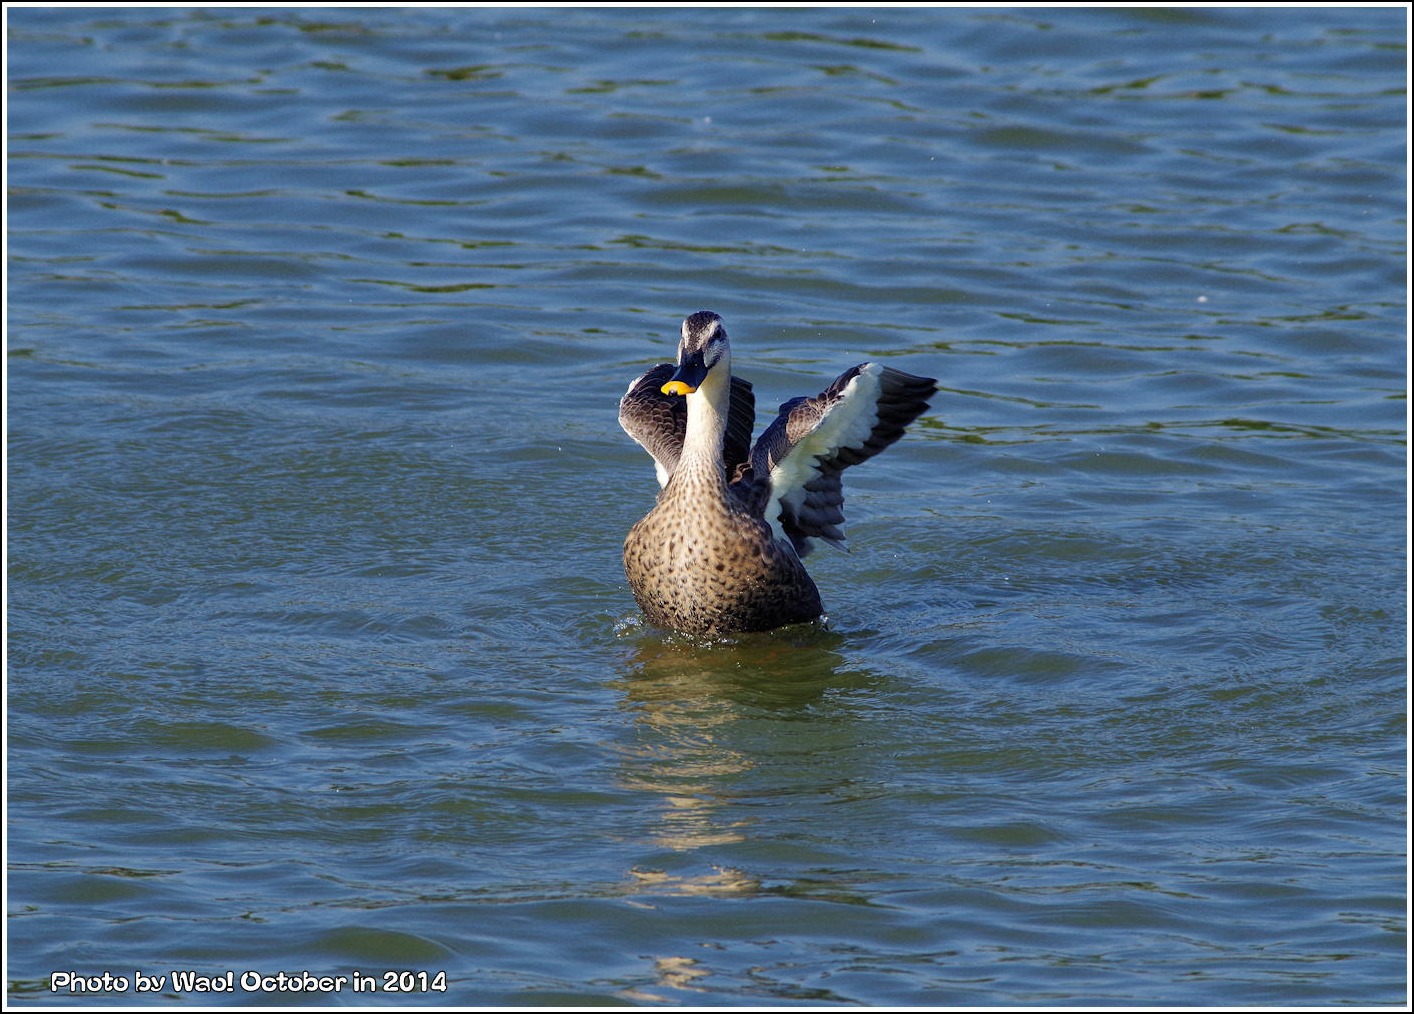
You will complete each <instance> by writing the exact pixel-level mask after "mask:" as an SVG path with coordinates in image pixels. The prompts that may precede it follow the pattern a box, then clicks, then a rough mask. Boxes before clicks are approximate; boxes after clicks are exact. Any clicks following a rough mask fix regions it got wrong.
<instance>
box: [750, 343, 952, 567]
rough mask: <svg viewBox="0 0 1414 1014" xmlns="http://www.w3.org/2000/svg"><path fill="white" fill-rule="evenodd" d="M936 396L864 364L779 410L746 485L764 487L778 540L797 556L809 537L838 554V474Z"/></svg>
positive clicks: (919, 382) (922, 381)
mask: <svg viewBox="0 0 1414 1014" xmlns="http://www.w3.org/2000/svg"><path fill="white" fill-rule="evenodd" d="M937 389H938V385H937V382H936V381H934V380H933V379H931V378H929V377H915V376H914V375H913V374H911V373H904V372H902V371H901V370H895V369H892V368H890V367H887V366H880V365H879V364H878V363H862V364H860V365H859V366H854V367H851V368H850V369H848V370H846V371H845V372H844V373H842V374H840V375H839V377H838V378H837V379H836V380H835V382H834V383H833V384H831V385H830V386H829V387H827V388H826V389H825V390H824V391H822V392H821V393H820V394H818V395H816V396H815V397H814V398H792V399H791V400H790V401H788V402H786V403H785V404H784V405H782V406H781V408H780V414H779V415H777V416H776V419H775V421H774V422H772V423H771V425H770V426H768V427H767V428H766V431H765V432H764V433H762V434H761V439H759V440H758V441H756V446H755V448H753V449H752V452H751V479H750V481H751V482H752V483H754V484H755V485H756V486H757V488H758V490H759V488H760V486H761V484H762V483H763V480H764V481H765V483H766V485H767V489H766V491H765V518H766V521H767V522H768V523H769V524H770V525H771V527H772V528H773V529H774V530H775V531H776V533H777V535H778V536H782V535H783V536H785V537H786V538H788V539H790V541H791V544H792V545H793V546H795V551H796V553H797V554H799V555H800V556H804V555H805V554H806V553H808V552H809V551H810V548H811V544H810V543H809V542H808V541H806V540H807V539H811V538H818V539H823V540H825V541H826V542H828V543H830V544H831V545H833V546H836V547H838V548H840V549H843V548H844V531H843V530H842V529H841V527H840V526H841V525H843V524H844V488H843V486H842V485H841V483H840V473H841V472H842V471H844V470H845V469H846V468H848V467H849V466H850V465H857V464H859V462H861V461H864V460H866V459H868V458H872V457H873V456H874V455H876V454H878V453H879V452H880V451H882V450H883V449H884V448H886V447H888V446H889V445H890V444H892V443H893V442H894V441H896V440H897V439H898V438H899V437H901V436H903V431H904V427H906V426H907V425H908V424H909V423H911V422H913V420H915V419H917V418H918V417H919V416H920V415H922V414H923V412H924V411H925V410H926V409H927V408H928V399H929V398H930V397H932V395H933V393H934V392H935V391H937ZM758 495H759V494H758Z"/></svg>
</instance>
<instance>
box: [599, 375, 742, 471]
mask: <svg viewBox="0 0 1414 1014" xmlns="http://www.w3.org/2000/svg"><path fill="white" fill-rule="evenodd" d="M676 369H677V367H676V366H674V365H673V364H672V363H659V364H658V365H657V366H655V367H653V368H652V369H651V370H649V371H648V372H647V373H645V374H643V376H641V377H636V378H635V379H634V381H633V383H631V384H629V385H628V390H627V391H625V392H624V396H623V398H622V399H620V401H619V425H620V426H622V427H623V428H624V432H625V433H627V434H628V435H629V436H631V437H633V439H634V440H636V441H637V442H638V443H639V444H640V445H641V446H642V447H643V449H644V450H645V451H647V452H648V453H649V455H650V456H651V457H652V458H653V467H654V469H655V470H656V471H657V473H658V485H659V486H666V485H667V484H668V480H669V479H670V478H672V475H673V469H675V468H677V467H678V457H679V455H681V454H682V441H683V437H684V435H685V434H686V433H687V398H685V397H684V396H682V395H680V394H664V393H663V391H662V388H663V385H664V384H666V383H667V382H668V381H669V379H671V378H672V375H673V371H674V370H676ZM731 399H732V400H731V406H730V408H729V409H728V410H727V432H726V435H725V437H724V438H723V440H722V466H723V468H724V469H725V471H726V475H727V477H728V478H730V477H731V475H732V474H733V472H735V471H736V469H737V466H738V465H740V464H742V463H744V462H745V461H746V459H747V454H748V452H749V450H750V448H751V430H752V427H754V426H755V425H756V396H755V395H754V394H753V393H752V391H751V384H750V382H749V381H745V380H742V379H741V378H740V377H733V378H732V395H731Z"/></svg>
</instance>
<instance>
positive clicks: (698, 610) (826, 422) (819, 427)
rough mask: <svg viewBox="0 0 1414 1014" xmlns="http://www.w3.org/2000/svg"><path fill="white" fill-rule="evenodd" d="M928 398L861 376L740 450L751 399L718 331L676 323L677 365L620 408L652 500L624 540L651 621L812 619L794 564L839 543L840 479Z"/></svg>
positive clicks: (808, 591) (925, 392)
mask: <svg viewBox="0 0 1414 1014" xmlns="http://www.w3.org/2000/svg"><path fill="white" fill-rule="evenodd" d="M936 390H937V384H936V382H935V381H933V380H931V379H929V378H926V377H915V376H913V375H912V374H908V373H903V372H901V371H899V370H894V369H891V368H889V367H886V366H879V365H878V364H876V363H862V364H861V365H859V366H855V367H852V368H851V369H849V370H846V371H845V372H844V373H842V374H841V375H840V376H839V377H838V378H837V379H836V380H835V382H834V383H833V384H831V385H830V386H829V387H828V388H826V389H825V390H824V391H823V392H821V393H820V394H819V395H817V396H816V397H814V398H794V399H792V400H790V401H788V402H786V403H785V404H784V405H782V406H781V408H780V413H779V415H778V416H777V417H776V419H775V421H774V422H772V423H771V425H770V426H768V427H767V428H766V431H765V432H764V433H762V434H761V438H760V439H759V440H757V441H756V444H755V446H754V447H750V443H751V429H752V422H753V416H754V414H755V398H754V396H753V394H752V390H751V385H750V384H749V383H747V382H746V381H744V380H740V379H738V378H734V377H732V375H731V350H730V346H729V345H728V342H727V332H726V328H725V327H723V326H722V318H721V317H719V316H717V314H715V313H712V312H711V311H710V310H700V311H698V312H697V313H694V314H693V315H692V316H690V317H688V318H687V320H685V321H683V325H682V341H681V342H680V343H679V345H678V361H677V364H676V365H674V364H672V363H661V364H659V365H657V366H655V367H653V369H651V370H649V371H648V372H647V373H645V374H644V375H643V376H641V377H638V378H637V379H635V380H634V382H633V383H632V384H630V385H629V389H628V391H627V392H626V393H625V394H624V396H623V400H622V401H620V403H619V422H620V424H621V425H622V426H623V428H624V430H625V431H627V433H628V434H629V436H631V437H633V439H634V440H636V441H638V443H640V444H641V445H643V448H644V449H645V450H646V451H648V453H649V454H650V455H651V456H652V457H653V463H654V466H655V467H656V468H657V471H658V481H659V483H660V484H661V485H662V487H663V489H662V492H660V493H659V494H658V503H657V506H655V507H654V508H653V510H651V511H650V512H649V513H648V515H647V516H646V517H644V518H643V520H641V521H639V522H638V524H636V525H634V526H633V529H632V530H631V531H630V532H629V533H628V538H627V539H626V540H625V541H624V571H625V573H626V574H627V575H628V581H629V586H630V587H631V588H632V589H633V595H634V598H635V599H637V600H638V604H639V606H640V607H641V608H642V609H643V612H644V615H646V616H647V617H648V621H649V622H650V623H653V624H655V625H657V626H661V627H669V628H672V629H674V630H681V631H683V632H685V633H730V632H735V631H747V630H770V629H772V628H774V627H780V626H785V625H786V624H790V623H802V622H805V621H808V620H814V619H816V618H818V617H819V616H820V614H821V612H822V608H821V605H820V593H819V591H818V590H817V589H816V587H815V582H814V581H812V580H811V579H810V575H809V574H807V573H806V572H805V566H804V564H802V563H801V562H800V561H801V558H802V557H803V556H805V555H806V554H807V553H808V552H809V550H810V543H809V542H808V540H809V539H811V538H819V539H823V540H825V541H827V542H830V543H832V544H834V545H836V546H841V547H842V546H843V544H844V533H843V531H842V530H841V529H840V526H841V525H842V524H844V512H843V507H844V493H843V489H842V487H841V484H840V472H841V471H843V470H844V469H845V468H847V467H848V466H850V465H854V464H858V463H859V462H861V461H863V460H865V459H866V458H870V457H872V456H873V455H875V454H878V453H879V452H880V451H882V450H883V449H884V448H885V447H887V446H889V445H890V444H892V443H893V442H894V441H895V440H897V439H898V438H899V437H900V436H902V435H903V431H904V427H906V426H907V425H908V424H909V423H910V422H912V421H913V420H914V419H916V418H917V417H918V416H919V415H920V414H922V412H923V411H924V410H925V409H926V408H927V407H928V398H929V397H930V396H931V395H932V394H933V393H934V392H935V391H936ZM748 448H750V452H749V453H748Z"/></svg>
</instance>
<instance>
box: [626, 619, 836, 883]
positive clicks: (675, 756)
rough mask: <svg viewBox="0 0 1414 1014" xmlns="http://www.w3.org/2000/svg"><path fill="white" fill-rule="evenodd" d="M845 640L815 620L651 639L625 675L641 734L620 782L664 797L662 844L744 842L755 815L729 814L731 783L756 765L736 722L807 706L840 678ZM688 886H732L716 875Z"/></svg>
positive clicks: (658, 837) (681, 847)
mask: <svg viewBox="0 0 1414 1014" xmlns="http://www.w3.org/2000/svg"><path fill="white" fill-rule="evenodd" d="M842 642H843V638H841V637H840V636H839V635H835V634H831V633H830V632H829V631H826V630H823V629H821V628H816V627H801V628H798V629H797V630H795V631H792V632H791V633H790V634H779V633H777V634H770V635H754V636H747V637H742V638H738V639H732V640H729V641H722V642H715V643H707V644H703V643H694V642H690V641H686V640H677V639H673V638H669V639H665V640H658V639H647V638H645V639H644V640H643V641H642V642H641V643H640V644H639V646H638V651H637V653H636V656H635V657H634V659H633V660H632V661H631V662H630V664H629V665H628V666H627V675H625V677H624V678H623V679H621V680H619V681H618V687H619V688H620V689H621V690H622V691H623V694H624V700H623V706H624V707H625V708H626V709H628V710H630V711H632V712H633V714H634V724H635V727H636V729H637V732H638V742H637V743H635V744H633V745H631V746H627V747H625V748H624V749H623V763H622V765H621V770H620V775H619V782H620V784H622V785H623V786H624V787H626V788H629V789H633V790H636V791H639V792H643V793H646V794H652V795H655V796H657V797H659V800H660V805H659V821H658V827H657V833H656V834H655V835H654V837H653V842H654V844H656V845H658V846H660V847H662V848H667V849H672V850H674V851H679V852H685V851H689V850H691V849H696V848H702V847H704V846H709V845H723V844H730V843H735V842H740V841H744V840H746V839H747V838H748V837H749V833H750V827H751V824H752V823H753V821H752V820H751V819H750V818H740V817H733V818H725V817H723V815H722V809H723V806H724V804H725V802H726V801H727V800H728V799H729V798H730V795H731V788H732V783H733V782H734V781H735V780H736V779H737V778H739V777H740V776H741V775H743V774H745V773H746V772H748V771H750V770H751V769H752V767H753V766H754V764H755V760H754V758H753V757H752V756H751V754H750V753H749V752H747V751H745V750H743V749H741V747H740V746H732V745H728V741H729V740H733V739H738V738H739V737H729V736H726V735H724V733H726V732H727V731H728V730H729V729H730V728H731V727H732V726H734V725H736V724H737V723H740V722H743V721H747V720H751V719H759V718H762V717H763V716H765V717H769V716H771V715H776V714H779V713H781V712H782V711H785V712H790V711H797V710H800V709H802V708H806V707H808V706H810V705H812V704H814V703H816V702H818V701H819V700H820V699H821V698H822V697H823V695H824V694H825V692H826V691H827V690H828V689H829V688H830V687H831V686H832V685H833V684H834V683H835V682H836V678H837V673H838V672H839V671H840V670H841V669H842V668H843V667H844V665H845V659H844V657H843V656H842V655H841V654H840V653H839V652H837V651H835V650H834V648H835V647H837V646H839V645H840V644H842ZM699 880H700V883H697V884H694V885H688V884H686V883H684V884H683V885H680V886H681V887H682V889H683V890H694V891H695V890H700V891H702V892H704V893H715V892H719V891H723V890H727V891H728V893H731V892H733V891H735V890H737V889H738V887H739V885H737V884H735V883H732V882H729V880H728V881H724V880H721V879H720V878H718V877H716V876H712V877H707V878H699Z"/></svg>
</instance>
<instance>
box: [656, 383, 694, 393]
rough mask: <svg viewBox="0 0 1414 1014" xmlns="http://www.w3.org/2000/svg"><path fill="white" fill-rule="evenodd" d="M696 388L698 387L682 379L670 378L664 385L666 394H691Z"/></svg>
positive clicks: (663, 388) (663, 389)
mask: <svg viewBox="0 0 1414 1014" xmlns="http://www.w3.org/2000/svg"><path fill="white" fill-rule="evenodd" d="M696 390H697V388H695V387H692V386H690V385H688V384H684V383H683V382H682V381H681V380H670V381H668V382H667V383H666V384H664V385H663V387H662V391H663V393H664V394H691V393H692V392H694V391H696Z"/></svg>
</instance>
